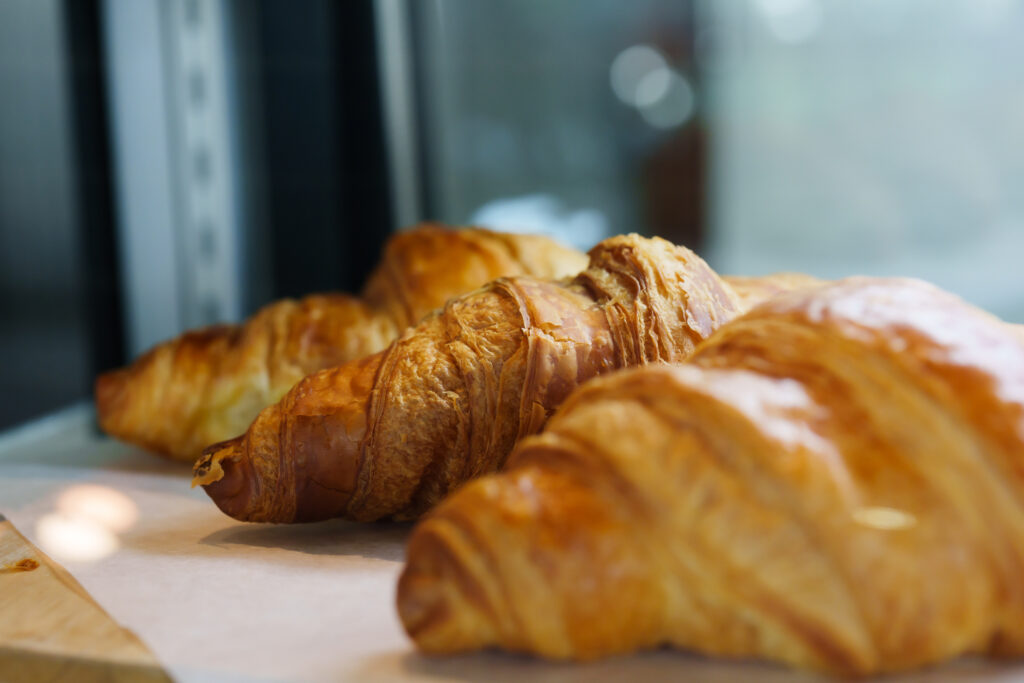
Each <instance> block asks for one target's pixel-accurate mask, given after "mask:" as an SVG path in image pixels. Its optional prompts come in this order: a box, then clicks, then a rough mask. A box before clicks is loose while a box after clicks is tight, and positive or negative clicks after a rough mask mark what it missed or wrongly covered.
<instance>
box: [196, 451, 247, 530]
mask: <svg viewBox="0 0 1024 683" xmlns="http://www.w3.org/2000/svg"><path fill="white" fill-rule="evenodd" d="M242 442H243V438H242V437H239V438H237V439H232V440H230V441H222V442H221V443H218V444H214V445H212V446H210V447H209V448H207V449H206V450H205V451H203V455H202V456H201V457H200V458H199V460H197V461H196V464H195V467H194V468H193V470H192V474H193V478H192V487H193V488H195V487H196V486H202V487H203V488H204V489H205V490H206V493H207V494H208V495H209V496H210V498H212V499H213V502H214V503H216V504H217V507H218V508H220V509H221V511H222V512H224V514H226V515H228V516H230V517H234V518H235V519H240V520H243V521H244V519H245V517H244V515H245V513H246V512H247V511H248V509H249V504H250V502H251V501H252V499H253V491H252V481H253V477H252V472H251V470H252V464H251V463H250V462H249V459H248V458H245V457H243V455H242V451H243V443H242Z"/></svg>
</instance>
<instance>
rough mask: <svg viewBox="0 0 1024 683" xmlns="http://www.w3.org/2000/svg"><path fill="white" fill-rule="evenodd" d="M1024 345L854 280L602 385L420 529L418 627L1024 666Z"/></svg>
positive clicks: (849, 667) (980, 321)
mask: <svg viewBox="0 0 1024 683" xmlns="http://www.w3.org/2000/svg"><path fill="white" fill-rule="evenodd" d="M1022 341H1024V340H1022V339H1021V337H1020V336H1019V332H1018V331H1017V330H1015V329H1013V328H1012V327H1010V326H1009V325H1006V324H1004V323H1002V322H1001V321H999V320H997V319H995V318H993V317H992V316H989V315H988V314H986V313H983V312H981V311H979V310H977V309H975V308H973V307H972V306H969V305H968V304H966V303H964V302H962V301H961V300H959V299H957V298H955V297H953V296H952V295H949V294H946V293H944V292H942V291H940V290H938V289H936V288H934V287H932V286H930V285H926V284H924V283H921V282H919V281H913V280H871V279H851V280H848V281H842V282H840V283H839V284H835V285H831V286H827V287H824V288H821V289H815V290H805V291H802V292H795V293H790V294H785V295H782V296H780V297H777V298H774V299H772V300H770V301H768V302H766V303H764V304H762V305H761V306H759V307H758V308H756V309H754V310H753V311H752V312H750V313H748V314H747V315H745V316H743V317H741V318H739V319H738V320H736V321H734V322H732V323H730V324H729V325H727V326H725V327H723V328H722V329H720V330H719V331H718V332H717V333H716V334H714V335H713V336H712V337H711V338H710V339H709V340H708V341H707V342H706V343H704V344H703V345H701V346H700V347H699V348H698V350H697V351H696V353H695V354H694V356H693V357H692V358H691V360H690V361H689V362H688V363H686V364H683V365H679V366H675V367H665V366H663V367H648V368H642V369H638V370H629V371H623V372H620V373H614V374H612V375H610V376H608V377H604V378H600V379H597V380H594V381H592V382H590V383H588V384H587V385H586V386H584V387H582V388H581V389H580V390H579V391H578V392H576V393H574V394H573V395H572V396H571V397H570V398H569V399H568V400H567V401H566V403H565V404H564V405H563V406H562V408H561V409H560V410H559V412H558V413H557V414H556V415H555V416H554V417H553V418H552V419H551V420H550V422H549V424H548V426H547V428H546V429H545V431H544V432H543V433H542V434H540V435H539V436H536V437H532V438H530V439H528V440H525V441H524V442H523V443H522V444H521V445H520V447H519V448H518V449H517V450H516V451H515V453H513V455H512V456H511V457H510V458H509V462H508V465H507V469H506V471H504V472H502V473H500V474H497V475H494V476H491V477H487V478H484V479H481V480H479V481H475V482H472V483H470V484H469V485H467V486H466V487H464V488H463V489H462V490H460V491H459V492H457V493H456V494H455V495H453V496H452V497H450V498H449V499H448V500H446V501H445V502H444V503H442V504H441V505H440V506H439V507H437V508H436V509H435V510H434V511H433V512H432V513H431V514H430V515H429V516H427V517H426V518H425V519H424V521H422V522H421V523H420V524H419V525H418V526H417V527H416V529H415V530H414V532H413V535H412V537H411V539H410V542H409V546H408V552H407V565H406V568H405V570H404V573H403V575H402V577H401V580H400V583H399V587H398V609H399V613H400V615H401V618H402V620H403V623H404V625H405V627H406V629H407V630H408V632H409V634H410V635H411V637H412V638H413V639H414V640H415V642H416V644H417V646H418V647H419V648H420V649H422V650H423V651H425V652H428V653H435V654H446V653H456V652H462V651H467V650H474V649H477V648H484V647H489V646H498V647H502V648H505V649H509V650H515V651H523V652H529V653H534V654H538V655H542V656H545V657H552V658H570V659H592V658H597V657H603V656H607V655H613V654H620V653H629V652H633V651H635V650H638V649H643V648H653V647H657V646H660V645H665V644H668V645H672V646H676V647H680V648H686V649H690V650H696V651H698V652H701V653H705V654H709V655H718V656H726V657H755V658H764V659H769V660H775V661H778V662H783V663H786V664H789V665H794V666H799V667H809V668H813V669H818V670H822V671H827V672H831V673H835V674H841V675H866V674H874V673H882V672H893V671H901V670H907V669H912V668H915V667H921V666H924V665H928V664H932V663H935V662H940V661H943V660H946V659H949V658H952V657H956V656H958V655H962V654H967V653H976V654H984V655H993V656H1011V657H1020V656H1022V655H1024V343H1022Z"/></svg>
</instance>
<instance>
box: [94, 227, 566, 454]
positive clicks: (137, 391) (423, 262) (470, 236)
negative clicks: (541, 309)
mask: <svg viewBox="0 0 1024 683" xmlns="http://www.w3.org/2000/svg"><path fill="white" fill-rule="evenodd" d="M585 265H586V257H585V256H584V255H583V254H581V253H579V252H577V251H575V250H572V249H569V248H567V247H563V246H561V245H559V244H557V243H555V242H553V241H552V240H549V239H547V238H545V237H539V236H534V235H507V234H502V233H495V232H491V231H488V230H483V229H479V228H467V229H463V230H451V229H448V228H446V227H444V226H441V225H434V224H424V225H421V226H419V227H417V228H414V229H412V230H409V231H407V232H403V233H400V234H398V235H396V236H395V237H393V238H392V239H391V240H390V241H389V242H388V244H387V245H386V246H385V249H384V253H383V256H382V259H381V263H380V265H379V266H378V267H377V268H376V270H375V271H374V272H373V274H372V275H371V276H370V279H369V281H368V283H367V285H366V288H365V290H364V293H363V296H362V297H361V298H357V297H353V296H347V295H344V294H320V295H313V296H308V297H306V298H304V299H302V300H300V301H293V300H283V301H278V302H276V303H273V304H270V305H268V306H266V307H264V308H263V309H261V310H260V311H259V312H258V313H256V314H255V315H254V316H253V317H252V318H250V319H249V320H247V321H246V322H245V323H244V324H241V325H220V326H215V327H210V328H206V329H203V330H198V331H193V332H187V333H185V334H183V335H182V336H180V337H177V338H176V339H173V340H171V341H168V342H165V343H163V344H161V345H159V346H157V347H156V348H154V349H152V350H151V351H149V352H148V353H147V354H145V355H144V356H142V357H140V358H139V359H138V360H136V361H135V362H134V363H133V364H132V365H131V366H129V367H127V368H122V369H120V370H115V371H113V372H109V373H106V374H104V375H101V376H100V377H99V378H98V379H97V380H96V391H95V393H96V410H97V413H98V415H99V421H100V426H101V427H102V428H103V430H104V431H106V432H107V433H108V434H111V435H112V436H115V437H117V438H119V439H122V440H124V441H128V442H131V443H135V444H138V445H140V446H143V447H144V448H147V449H149V450H151V451H153V452H155V453H159V454H162V455H166V456H168V457H171V458H175V459H179V460H187V461H194V460H195V458H196V457H197V456H198V455H199V454H200V453H201V452H202V449H203V448H204V447H206V446H208V445H209V444H211V443H215V442H218V441H222V440H224V439H227V438H230V437H233V436H236V435H238V434H241V433H242V432H243V431H245V428H246V427H247V426H248V425H249V424H250V423H251V422H252V420H253V418H255V417H256V415H257V414H258V413H259V411H260V410H262V409H263V408H264V407H266V406H268V405H270V404H272V403H274V402H275V401H277V400H278V399H280V398H281V396H283V395H284V393H285V392H286V391H288V389H290V388H291V387H292V386H294V385H295V383H296V382H298V381H299V380H300V379H302V378H303V377H305V376H306V375H308V374H309V373H311V372H315V371H317V370H321V369H323V368H328V367H332V366H335V365H338V364H340V363H343V362H345V361H348V360H352V359H355V358H361V357H363V356H366V355H369V354H371V353H375V352H377V351H379V350H380V349H382V348H384V347H385V346H387V345H388V344H389V343H390V342H391V341H393V340H394V339H395V338H396V337H397V336H398V335H399V333H400V332H401V331H402V330H403V329H404V328H406V327H408V326H409V325H412V324H414V323H415V322H416V321H418V320H419V319H420V318H422V317H423V316H425V315H426V314H428V313H429V312H430V311H432V310H433V309H435V308H437V307H439V306H441V305H442V304H444V302H445V301H447V300H448V299H450V298H451V297H453V296H457V295H459V294H463V293H465V292H468V291H471V290H473V289H475V288H477V287H479V286H481V285H483V284H484V283H486V282H488V281H490V280H493V279H494V278H496V277H500V276H504V275H520V274H525V275H534V276H538V277H562V276H564V275H571V274H574V273H577V272H579V271H580V270H581V269H582V268H583V267H584V266H585Z"/></svg>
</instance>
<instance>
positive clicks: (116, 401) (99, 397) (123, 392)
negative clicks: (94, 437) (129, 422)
mask: <svg viewBox="0 0 1024 683" xmlns="http://www.w3.org/2000/svg"><path fill="white" fill-rule="evenodd" d="M128 380H129V374H128V372H127V371H126V370H125V369H124V368H121V369H119V370H111V371H110V372H105V373H103V374H102V375H100V376H99V377H97V378H96V384H95V386H94V392H93V393H94V396H95V402H96V416H97V417H98V418H99V421H100V426H102V427H103V429H104V430H109V429H110V423H111V421H112V420H113V419H114V417H115V416H116V415H118V414H119V413H120V412H121V410H122V408H123V404H124V402H125V400H126V397H127V394H128V385H129V381H128Z"/></svg>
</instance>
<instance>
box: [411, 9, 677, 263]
mask: <svg viewBox="0 0 1024 683" xmlns="http://www.w3.org/2000/svg"><path fill="white" fill-rule="evenodd" d="M417 7H418V8H419V10H420V11H419V12H418V13H417V15H416V18H417V21H416V23H415V26H414V30H415V31H416V34H417V37H418V44H419V47H420V50H419V53H418V59H419V67H420V72H419V76H420V79H421V81H420V89H421V93H422V95H423V97H422V115H423V117H424V122H425V126H424V128H423V136H424V147H425V151H426V155H427V160H426V164H425V174H426V176H427V177H426V178H425V183H426V186H427V188H428V191H429V195H430V201H429V202H428V211H429V213H431V214H432V215H433V216H434V217H437V218H440V219H443V220H446V221H450V222H454V223H465V222H467V221H474V220H475V221H478V222H482V223H487V224H489V225H496V226H499V227H504V228H507V229H520V230H535V231H536V230H539V231H543V232H549V233H553V234H556V235H558V236H561V237H562V238H563V239H566V240H568V241H571V242H573V243H575V244H577V245H579V246H589V245H590V244H593V242H595V241H597V240H599V239H601V238H603V237H605V236H607V235H609V234H614V233H618V232H624V231H631V230H636V231H646V230H647V226H648V224H649V223H650V222H651V221H650V220H649V215H650V213H651V207H650V198H649V197H648V196H646V195H645V194H644V192H643V190H644V185H643V184H642V183H641V182H640V179H641V178H642V177H643V176H644V175H645V173H648V172H651V171H652V167H655V169H656V168H657V167H658V163H659V159H660V156H662V155H663V150H664V149H665V148H666V146H669V145H671V143H672V141H673V139H674V138H675V136H676V135H677V134H678V132H679V130H680V129H685V128H687V124H692V121H693V117H694V114H695V111H696V110H695V107H694V101H693V84H692V83H691V79H692V77H693V76H692V74H691V73H690V72H689V71H688V68H689V63H688V54H689V50H690V45H689V43H690V41H689V36H690V34H691V31H690V28H689V20H690V15H691V6H690V4H689V3H686V2H677V1H673V2H667V1H664V0H643V1H640V2H631V3H622V2H618V1H604V0H602V1H596V2H595V1H592V0H570V1H562V2H557V3H551V2H547V1H545V0H529V1H525V2H524V1H522V0H498V1H495V2H476V1H475V0H449V1H441V2H430V3H423V4H422V5H418V6H417ZM630 49H632V53H630V52H629V50H630ZM638 50H639V52H638ZM617 58H619V62H618V67H619V68H618V69H617V70H613V68H612V66H613V64H616V59H617ZM623 60H624V61H625V63H624V62H623ZM613 72H614V73H615V76H616V77H615V78H613ZM644 78H647V79H648V80H647V81H646V82H645V81H644V80H643V79H644ZM613 85H614V86H615V87H613ZM616 89H617V90H618V93H617V92H616ZM653 172H654V173H658V172H659V171H658V170H654V171H653Z"/></svg>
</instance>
